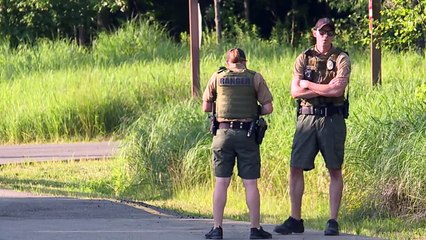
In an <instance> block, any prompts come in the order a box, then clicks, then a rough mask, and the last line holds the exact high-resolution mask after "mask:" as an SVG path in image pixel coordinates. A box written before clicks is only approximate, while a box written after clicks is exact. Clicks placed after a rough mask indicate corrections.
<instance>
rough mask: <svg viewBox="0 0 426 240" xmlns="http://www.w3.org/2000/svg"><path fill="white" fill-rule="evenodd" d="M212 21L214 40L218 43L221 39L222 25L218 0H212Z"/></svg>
mask: <svg viewBox="0 0 426 240" xmlns="http://www.w3.org/2000/svg"><path fill="white" fill-rule="evenodd" d="M214 22H215V25H216V41H217V43H218V44H219V43H220V42H221V40H222V27H221V26H220V24H221V21H220V0H214Z"/></svg>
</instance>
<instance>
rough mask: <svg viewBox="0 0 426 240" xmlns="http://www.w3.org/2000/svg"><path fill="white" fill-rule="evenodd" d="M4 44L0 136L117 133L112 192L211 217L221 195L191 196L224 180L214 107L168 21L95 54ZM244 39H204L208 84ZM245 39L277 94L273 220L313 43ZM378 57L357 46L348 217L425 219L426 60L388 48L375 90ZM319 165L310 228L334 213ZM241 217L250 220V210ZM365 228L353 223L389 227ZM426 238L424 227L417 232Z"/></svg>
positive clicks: (123, 35) (313, 178) (267, 145)
mask: <svg viewBox="0 0 426 240" xmlns="http://www.w3.org/2000/svg"><path fill="white" fill-rule="evenodd" d="M1 46H2V47H0V51H1V52H0V53H1V54H0V93H1V95H0V118H1V119H2V120H1V121H0V142H3V143H6V142H7V143H21V142H33V141H37V142H51V141H71V140H94V139H101V138H109V137H111V136H112V137H115V138H118V139H121V140H122V142H123V146H124V147H123V151H122V153H121V154H122V155H121V157H120V159H119V160H118V163H119V164H114V165H113V168H114V170H112V174H110V175H109V176H108V178H111V179H109V180H108V182H109V183H110V184H111V185H112V186H111V188H109V189H111V191H112V193H111V195H114V196H117V197H126V198H127V197H131V198H134V199H139V200H148V199H149V200H156V201H160V200H164V199H174V200H175V201H182V202H185V204H187V205H188V206H192V207H187V209H186V210H187V211H190V209H192V208H194V209H199V210H197V211H199V212H200V213H201V212H202V211H201V210H200V209H209V207H207V206H210V204H211V202H207V201H206V200H203V199H204V198H194V197H193V196H191V197H189V195H190V194H188V193H190V192H191V191H192V190H194V189H197V192H200V194H201V193H204V194H206V193H207V194H206V195H210V191H211V189H212V186H213V185H214V178H213V175H212V169H211V153H210V146H211V136H210V135H209V134H208V133H207V129H208V122H207V118H206V117H207V115H206V114H204V113H202V112H201V107H200V106H201V101H200V100H199V99H190V64H189V48H188V45H187V43H185V42H184V43H182V44H176V43H174V42H172V41H171V40H170V39H169V38H168V37H167V36H166V35H165V33H164V32H163V31H162V30H161V28H158V27H156V26H150V25H148V24H146V23H143V22H142V23H139V24H130V25H128V26H127V27H125V28H124V29H120V30H119V31H117V32H115V33H114V34H109V35H107V34H105V35H101V36H100V38H99V39H98V40H96V42H95V45H94V47H93V49H91V50H88V49H81V48H79V47H76V46H74V45H72V44H70V43H67V42H63V41H59V42H54V43H52V42H40V43H39V44H38V45H37V46H36V47H33V48H30V47H21V48H20V49H16V50H10V49H8V48H6V47H5V45H1ZM234 46H235V43H229V44H224V45H221V46H216V45H213V44H211V43H210V45H206V46H203V48H202V49H201V72H200V76H201V86H202V88H204V87H205V86H206V84H207V81H208V79H209V78H210V76H211V74H212V73H213V72H214V71H216V70H217V68H218V67H219V66H221V65H223V64H224V53H225V51H226V49H228V48H230V47H234ZM238 46H239V47H241V48H243V49H244V50H245V51H246V53H247V55H248V66H249V68H251V69H253V70H256V71H259V72H260V73H261V74H262V75H263V76H264V77H265V79H266V81H267V83H268V85H269V87H270V89H271V91H272V93H273V96H274V109H275V110H274V113H273V114H272V115H270V116H267V117H266V118H267V121H268V122H269V126H270V127H269V129H268V131H267V133H266V138H265V140H264V143H263V144H262V146H261V153H262V178H261V179H260V189H261V193H262V196H263V198H267V199H268V201H269V205H265V206H262V212H265V213H268V215H267V217H266V219H268V221H271V222H277V221H280V220H279V219H281V218H282V217H283V215H285V214H288V211H286V210H283V209H288V208H289V205H290V202H289V198H288V180H287V179H288V177H287V175H288V169H289V156H290V151H291V143H292V137H293V132H294V128H295V121H296V118H295V109H294V107H295V105H294V100H293V99H292V98H291V97H290V93H289V90H290V83H291V77H292V72H291V71H292V67H293V62H294V59H295V58H296V56H297V54H299V52H301V51H302V50H303V49H290V48H287V47H285V46H281V45H278V44H277V43H276V42H274V41H272V42H266V41H259V40H256V39H253V38H244V39H243V40H242V41H241V42H240V43H239V44H238ZM366 55H367V54H366V51H364V50H358V51H355V52H350V56H351V60H352V67H353V69H352V76H351V81H350V102H351V109H350V117H349V119H348V121H347V125H348V137H347V142H346V159H345V165H344V176H345V181H346V184H345V190H344V191H345V192H344V199H343V207H342V211H341V212H342V218H343V219H346V220H347V221H350V220H348V219H358V220H359V222H360V221H362V220H365V219H369V218H372V219H381V218H385V219H387V217H389V219H392V218H391V217H398V218H402V217H404V219H407V218H408V219H409V220H411V221H417V222H420V225H421V224H424V216H426V198H425V196H426V187H425V182H426V175H425V174H424V169H425V168H426V160H425V159H426V156H425V155H426V149H425V146H426V142H425V139H426V132H425V131H426V126H425V122H426V121H425V120H426V119H425V118H426V109H425V108H426V95H425V93H424V92H425V90H424V89H426V87H425V86H426V80H425V79H426V69H425V68H424V67H419V66H425V64H426V62H425V59H423V58H421V57H419V56H417V55H416V54H414V53H406V54H403V55H400V54H394V53H391V52H384V53H383V62H382V76H383V80H382V81H383V85H382V86H379V87H372V86H371V83H370V69H369V59H368V58H366ZM316 166H317V168H316V169H315V170H314V171H311V172H309V173H307V174H306V180H305V183H306V189H305V196H304V208H303V212H304V214H305V215H304V216H305V218H307V219H306V220H307V223H308V224H309V226H310V227H322V225H321V226H319V225H317V224H318V223H317V222H321V224H323V220H325V218H326V217H327V215H328V206H327V202H328V190H327V189H328V181H329V178H328V173H327V171H326V169H325V167H324V163H323V161H322V157H321V156H318V157H317V162H316ZM8 177H9V178H11V176H9V175H8ZM239 181H240V180H239V179H238V178H237V177H236V176H235V175H234V181H233V182H237V184H232V186H231V188H232V189H231V191H232V192H233V193H235V194H236V198H235V199H234V200H232V199H230V204H232V205H233V207H234V209H235V208H236V209H245V206H244V201H241V199H240V196H241V194H243V189H242V185H241V184H239V183H240V182H239ZM93 191H97V190H96V189H94V190H93ZM200 199H201V200H200ZM268 201H266V202H268ZM182 206H184V205H182ZM206 207H207V208H206ZM231 208H232V206H231ZM184 210H185V209H184ZM241 211H245V210H240V211H239V212H241ZM237 212H238V211H237ZM278 214H279V215H278ZM231 216H232V217H235V218H238V219H243V218H242V217H241V215H239V214H238V213H235V214H231ZM422 221H423V222H422ZM354 225H355V226H354V227H353V228H348V229H346V231H349V232H354V233H361V234H368V235H380V234H382V233H380V232H379V231H380V230H374V229H373V230H371V232H364V231H363V230H359V229H361V227H359V226H357V225H356V224H354ZM415 226H417V225H415ZM395 231H396V230H395ZM395 231H394V232H395ZM422 234H424V230H420V233H419V234H418V235H415V236H421V235H422ZM384 236H389V235H384Z"/></svg>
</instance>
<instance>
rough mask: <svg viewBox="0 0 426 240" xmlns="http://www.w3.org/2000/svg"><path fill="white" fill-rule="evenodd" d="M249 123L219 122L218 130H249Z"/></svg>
mask: <svg viewBox="0 0 426 240" xmlns="http://www.w3.org/2000/svg"><path fill="white" fill-rule="evenodd" d="M250 124H251V122H239V121H233V122H220V123H219V128H220V129H243V130H249V129H250Z"/></svg>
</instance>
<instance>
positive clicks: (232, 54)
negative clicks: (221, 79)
mask: <svg viewBox="0 0 426 240" xmlns="http://www.w3.org/2000/svg"><path fill="white" fill-rule="evenodd" d="M226 61H227V62H230V63H241V62H244V61H247V59H246V54H245V53H244V51H243V50H242V49H241V48H232V49H230V50H228V52H227V53H226Z"/></svg>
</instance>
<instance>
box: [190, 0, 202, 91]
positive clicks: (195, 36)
mask: <svg viewBox="0 0 426 240" xmlns="http://www.w3.org/2000/svg"><path fill="white" fill-rule="evenodd" d="M198 15H199V12H198V0H189V35H190V44H189V45H190V54H191V79H192V90H191V92H192V97H193V98H196V97H199V96H200V30H199V22H198V21H199V20H198Z"/></svg>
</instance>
